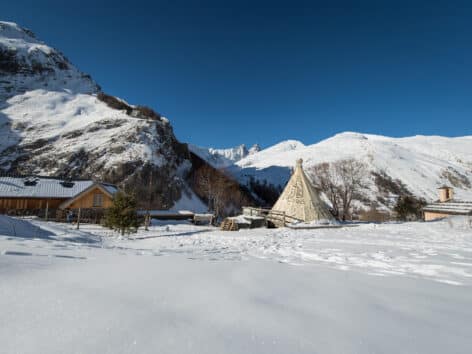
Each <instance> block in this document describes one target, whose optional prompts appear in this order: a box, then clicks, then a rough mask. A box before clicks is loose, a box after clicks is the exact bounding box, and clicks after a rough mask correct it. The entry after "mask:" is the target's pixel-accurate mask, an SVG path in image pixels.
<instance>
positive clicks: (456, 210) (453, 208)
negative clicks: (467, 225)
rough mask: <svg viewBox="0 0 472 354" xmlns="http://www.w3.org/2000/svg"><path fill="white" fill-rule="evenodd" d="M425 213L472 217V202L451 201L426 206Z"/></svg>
mask: <svg viewBox="0 0 472 354" xmlns="http://www.w3.org/2000/svg"><path fill="white" fill-rule="evenodd" d="M423 211H429V212H433V213H441V214H450V215H472V202H465V201H458V200H451V201H447V202H443V203H441V202H436V203H431V204H428V205H426V206H425V207H424V208H423Z"/></svg>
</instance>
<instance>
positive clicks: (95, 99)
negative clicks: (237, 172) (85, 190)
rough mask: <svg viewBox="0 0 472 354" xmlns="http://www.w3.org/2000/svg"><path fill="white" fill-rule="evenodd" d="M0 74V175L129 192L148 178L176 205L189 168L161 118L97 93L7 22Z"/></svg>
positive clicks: (1, 31)
mask: <svg viewBox="0 0 472 354" xmlns="http://www.w3.org/2000/svg"><path fill="white" fill-rule="evenodd" d="M0 75H1V79H0V169H1V170H3V171H8V172H13V173H21V174H30V173H31V174H40V175H69V176H72V177H86V178H102V179H106V180H108V181H111V182H115V183H121V182H123V183H127V181H129V183H133V184H134V185H144V183H146V181H144V183H143V181H142V179H143V178H146V177H145V176H149V175H150V173H151V172H152V171H154V178H155V179H158V182H160V183H161V185H166V186H167V189H166V191H168V192H169V193H168V194H167V196H164V198H167V200H163V201H162V203H163V204H164V206H167V207H170V206H172V203H173V202H175V201H176V200H179V199H181V200H182V196H181V195H180V191H181V190H182V189H183V188H185V181H184V175H185V174H186V171H188V170H189V169H190V168H191V164H190V163H189V161H188V160H187V157H188V151H187V150H186V148H185V147H184V145H183V144H181V143H180V142H178V141H177V139H176V138H175V136H174V133H173V130H172V127H171V125H170V123H169V121H168V120H167V119H165V118H163V117H160V116H159V115H156V114H155V113H154V112H152V111H151V112H149V110H147V109H141V108H143V107H137V106H132V105H129V104H128V103H126V102H125V101H124V100H121V99H118V98H115V97H112V96H107V95H104V94H102V93H101V92H100V88H99V86H98V85H97V84H96V83H95V82H94V81H93V80H92V79H91V77H90V76H89V75H86V74H83V73H81V72H80V71H79V70H78V69H77V68H75V67H74V66H73V65H72V64H71V63H70V62H69V61H68V60H67V58H65V57H64V55H63V54H61V53H60V52H58V51H57V50H56V49H54V48H51V47H50V46H48V45H47V44H45V43H43V42H41V41H40V40H38V39H37V38H36V37H35V36H34V34H33V33H32V32H31V31H29V30H26V29H23V28H21V27H20V26H18V25H16V24H14V23H10V22H0ZM144 167H145V170H144V172H143V168H144ZM155 184H157V183H155ZM160 194H161V195H162V194H163V193H162V192H161V193H160ZM181 204H182V203H181Z"/></svg>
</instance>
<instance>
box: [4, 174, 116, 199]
mask: <svg viewBox="0 0 472 354" xmlns="http://www.w3.org/2000/svg"><path fill="white" fill-rule="evenodd" d="M68 182H69V183H67V182H66V183H64V180H63V179H58V178H47V177H26V178H25V177H2V176H0V198H57V199H62V198H63V199H68V198H72V197H74V196H76V195H78V194H80V193H82V192H83V191H84V190H86V189H88V188H90V187H91V186H92V185H94V184H95V183H96V182H94V181H92V180H74V181H68ZM99 184H100V185H101V186H102V187H103V188H104V189H106V190H107V191H109V193H110V194H114V193H115V192H116V191H117V188H116V186H114V185H111V184H106V183H99Z"/></svg>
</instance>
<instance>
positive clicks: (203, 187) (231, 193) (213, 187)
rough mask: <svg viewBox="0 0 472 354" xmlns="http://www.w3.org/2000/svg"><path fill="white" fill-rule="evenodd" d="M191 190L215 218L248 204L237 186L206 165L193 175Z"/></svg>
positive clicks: (222, 173)
mask: <svg viewBox="0 0 472 354" xmlns="http://www.w3.org/2000/svg"><path fill="white" fill-rule="evenodd" d="M193 188H194V190H195V192H196V193H197V195H200V196H201V197H202V199H204V200H205V201H206V202H207V204H208V209H209V210H210V211H212V212H214V214H215V215H216V217H217V218H220V217H224V216H226V215H227V214H228V213H232V212H233V211H234V210H236V209H240V207H241V205H243V204H244V203H248V200H247V197H245V196H244V194H243V193H242V191H241V190H240V186H239V184H238V183H237V182H236V181H234V180H232V179H231V178H230V177H228V176H227V175H225V174H224V172H223V171H220V170H215V169H214V168H212V167H210V166H208V165H202V166H201V167H199V168H198V169H197V171H195V173H194V175H193Z"/></svg>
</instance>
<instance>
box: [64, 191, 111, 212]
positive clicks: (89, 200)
mask: <svg viewBox="0 0 472 354" xmlns="http://www.w3.org/2000/svg"><path fill="white" fill-rule="evenodd" d="M95 194H101V195H102V198H103V205H102V208H105V209H106V208H109V207H111V205H112V204H113V199H112V198H110V197H109V196H108V195H107V194H105V193H103V192H102V191H101V190H100V188H98V187H96V188H94V189H92V190H90V191H89V192H88V193H87V194H85V195H83V196H81V197H80V198H79V199H77V200H75V201H74V202H73V203H72V204H71V205H69V206H68V207H67V208H69V209H79V208H95V207H94V206H93V196H94V195H95Z"/></svg>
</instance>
